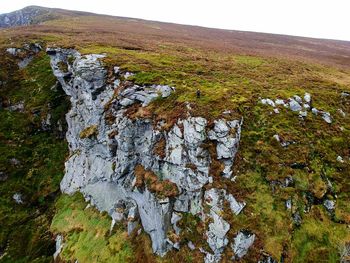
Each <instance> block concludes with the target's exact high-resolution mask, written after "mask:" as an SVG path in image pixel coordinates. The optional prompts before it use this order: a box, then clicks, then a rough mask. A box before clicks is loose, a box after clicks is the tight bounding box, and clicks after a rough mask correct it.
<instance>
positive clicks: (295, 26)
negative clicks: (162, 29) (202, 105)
mask: <svg viewBox="0 0 350 263" xmlns="http://www.w3.org/2000/svg"><path fill="white" fill-rule="evenodd" d="M28 5H40V6H46V7H58V8H64V9H72V10H81V11H90V12H95V13H101V14H110V15H116V16H125V17H135V18H144V19H150V20H157V21H164V22H175V23H181V24H189V25H200V26H206V27H215V28H224V29H236V30H247V31H256V32H267V33H280V34H287V35H298V36H309V37H317V38H332V39H342V40H350V28H349V27H350V0H211V1H208V0H59V1H58V0H6V1H5V0H0V13H7V12H11V11H14V10H17V9H20V8H23V7H25V6H28Z"/></svg>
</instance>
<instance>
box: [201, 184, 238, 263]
mask: <svg viewBox="0 0 350 263" xmlns="http://www.w3.org/2000/svg"><path fill="white" fill-rule="evenodd" d="M204 200H205V202H206V204H207V205H208V206H209V207H210V212H209V214H208V215H207V216H208V217H210V218H211V219H212V222H211V223H210V224H209V229H208V231H207V242H208V244H209V247H210V248H211V250H212V251H213V252H214V254H212V255H211V256H212V257H213V258H214V259H215V260H216V259H218V260H219V259H220V258H221V254H222V252H223V250H224V248H225V247H226V246H227V244H228V243H229V240H228V239H227V237H226V234H227V232H228V231H229V230H230V225H229V223H227V222H226V221H225V220H224V219H223V218H222V217H221V215H222V213H223V205H224V201H225V200H226V201H228V202H229V203H230V208H231V210H232V212H233V213H234V214H235V215H238V214H239V213H240V212H241V211H242V209H243V208H244V206H245V203H239V202H237V200H236V199H235V198H234V197H233V195H232V194H226V190H224V189H216V188H212V189H210V190H207V191H206V192H205V195H204ZM209 254H210V253H207V256H208V255H209ZM209 262H217V261H209Z"/></svg>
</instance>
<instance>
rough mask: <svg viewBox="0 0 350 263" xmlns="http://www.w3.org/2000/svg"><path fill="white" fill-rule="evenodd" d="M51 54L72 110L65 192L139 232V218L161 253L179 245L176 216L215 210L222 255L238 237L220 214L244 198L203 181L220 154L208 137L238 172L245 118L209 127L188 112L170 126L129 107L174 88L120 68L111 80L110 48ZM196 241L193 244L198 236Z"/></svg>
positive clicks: (215, 236) (212, 234) (211, 239)
mask: <svg viewBox="0 0 350 263" xmlns="http://www.w3.org/2000/svg"><path fill="white" fill-rule="evenodd" d="M47 53H48V54H49V55H50V57H51V66H52V69H53V72H54V75H55V76H56V77H57V79H58V80H59V82H60V83H61V85H62V87H63V89H64V91H65V92H66V94H67V95H69V96H70V101H71V104H72V107H71V110H70V111H69V113H68V114H67V115H66V119H67V124H68V131H67V134H66V137H67V141H68V144H69V150H70V157H69V159H68V160H67V162H66V164H65V176H64V178H63V180H62V182H61V190H62V192H64V193H68V194H72V193H74V192H76V191H80V192H81V193H83V194H84V196H85V198H86V199H87V200H89V201H90V202H91V204H93V205H94V206H96V207H97V208H98V209H99V210H100V211H107V212H108V213H109V215H110V216H111V217H112V220H113V222H112V226H113V224H114V223H115V222H117V221H120V220H123V219H128V231H129V232H132V231H133V230H134V229H135V227H136V223H137V220H139V221H140V222H141V224H142V227H143V229H144V230H145V232H147V233H148V234H149V235H150V237H151V240H152V248H153V251H154V252H155V253H157V254H159V255H164V254H165V253H166V252H167V251H168V250H170V249H172V248H173V247H174V248H177V249H178V248H179V244H178V243H176V242H175V243H174V242H172V241H171V240H170V239H169V238H168V236H167V234H168V233H169V232H174V233H175V234H176V235H179V234H180V232H181V229H180V228H179V227H178V226H177V222H178V221H179V220H181V218H182V213H192V214H194V215H198V216H199V217H200V218H203V219H204V218H205V217H206V216H210V217H211V218H212V219H213V222H212V223H211V224H210V225H209V226H208V232H207V235H208V244H209V246H210V248H211V249H212V252H213V254H211V252H210V253H209V252H205V253H208V254H210V255H211V257H212V258H214V261H212V262H217V261H218V260H219V259H220V254H221V253H222V251H223V249H224V248H225V246H227V245H228V243H229V242H230V241H231V242H233V240H228V238H226V233H227V231H228V230H229V228H230V225H229V224H228V223H227V222H226V221H225V220H223V219H222V218H221V216H220V213H219V211H220V210H222V202H223V200H227V201H228V202H229V203H230V207H231V210H232V211H231V212H232V214H233V215H235V214H238V213H240V212H241V211H242V209H243V208H244V206H245V203H242V202H238V201H237V200H236V199H235V198H234V196H233V195H232V194H229V193H226V191H225V190H219V189H214V188H213V189H211V190H207V191H206V192H205V190H204V186H205V185H208V184H210V183H212V182H213V177H212V176H211V174H210V173H209V169H210V165H211V163H212V161H213V160H212V158H213V157H212V156H211V155H210V153H209V150H208V149H207V148H206V147H205V144H206V143H207V142H211V143H213V144H215V145H216V155H217V160H216V161H219V162H222V163H223V166H224V167H225V168H224V170H223V171H222V176H223V177H226V178H231V177H232V170H231V168H232V165H233V161H234V157H235V155H236V153H237V149H238V145H239V140H240V134H241V126H242V120H241V119H240V120H225V119H219V120H216V121H215V122H214V128H213V129H210V128H209V127H208V121H207V120H206V119H205V118H203V117H192V116H190V115H189V116H188V117H187V118H185V119H179V120H177V122H176V123H175V124H174V126H173V127H172V128H171V129H170V130H169V131H166V130H165V129H162V126H163V125H164V123H162V122H158V123H155V120H153V119H151V118H136V119H132V118H131V117H128V114H127V110H128V109H129V108H130V107H139V108H142V107H145V106H147V105H148V104H149V103H151V102H152V101H153V100H155V99H157V98H158V97H159V96H161V97H163V98H166V97H168V96H170V95H171V94H172V93H173V92H174V91H175V89H174V88H173V87H169V86H164V85H163V86H162V85H152V86H139V85H135V84H133V83H131V82H129V81H127V80H126V79H125V77H124V75H125V73H122V72H120V71H119V68H118V67H115V69H114V80H113V81H112V82H107V71H106V69H105V68H104V67H103V66H102V64H101V61H100V59H101V58H103V55H94V54H92V55H85V56H82V55H80V54H79V53H78V52H77V51H75V50H72V49H60V48H48V49H47ZM108 83H112V84H108ZM160 141H164V142H165V143H164V147H163V149H162V151H163V152H164V153H163V154H159V153H156V152H155V148H156V147H157V144H158V143H159V142H160ZM140 167H141V168H140ZM136 170H137V171H138V172H136ZM154 177H155V178H156V179H154ZM142 178H152V180H156V183H157V184H159V185H160V187H159V189H158V188H157V187H149V186H148V185H147V184H142ZM165 183H167V185H168V186H169V185H171V184H172V185H173V186H175V187H176V189H175V191H172V192H171V193H170V192H169V191H168V192H166V191H163V190H164V189H165V188H166V187H163V188H162V187H161V186H162V184H165ZM154 188H157V189H154ZM162 189H163V190H162ZM174 193H175V194H174ZM209 199H211V200H209ZM204 200H205V202H207V203H208V204H210V205H211V211H210V213H209V214H208V215H207V214H205V212H204V211H203V207H202V203H203V202H204ZM129 219H132V220H129ZM191 247H192V248H193V249H194V246H193V244H192V243H191Z"/></svg>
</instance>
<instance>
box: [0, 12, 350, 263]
mask: <svg viewBox="0 0 350 263" xmlns="http://www.w3.org/2000/svg"><path fill="white" fill-rule="evenodd" d="M111 19H112V18H108V19H107V18H105V19H102V18H96V17H86V18H84V19H81V18H80V19H74V21H73V22H72V21H71V20H62V21H58V22H57V21H52V22H48V23H47V25H44V26H40V27H35V28H32V30H31V32H29V31H28V30H26V29H21V30H18V31H16V30H13V31H11V30H7V31H3V34H2V36H3V38H2V39H0V43H2V45H3V46H8V45H9V41H8V38H7V37H9V36H10V37H11V38H12V41H14V40H15V41H17V42H16V43H20V42H21V41H24V39H23V37H24V36H25V35H26V34H27V37H28V38H30V39H33V40H35V39H37V40H38V39H39V40H41V41H45V42H46V43H47V44H48V45H50V44H57V45H63V46H74V47H76V48H77V49H79V50H80V51H81V52H82V53H107V58H106V59H105V64H106V66H107V67H110V66H113V65H120V66H121V68H122V69H123V70H128V71H132V72H135V73H136V75H135V76H134V77H133V80H134V81H135V82H137V83H140V84H151V83H157V84H170V85H174V86H175V87H176V89H177V92H176V93H175V94H174V95H172V97H171V98H169V99H166V100H157V101H156V102H155V103H153V104H152V105H150V106H149V110H150V111H152V112H154V113H155V114H156V117H158V118H163V119H165V120H167V121H168V122H169V125H171V122H172V120H173V119H174V118H177V116H181V113H182V111H183V109H184V102H186V101H187V102H190V103H191V105H192V114H193V115H200V116H206V117H208V118H209V119H216V118H218V117H222V115H221V113H222V112H223V111H224V110H232V111H233V112H234V113H233V114H232V115H233V116H240V115H242V116H243V117H244V127H243V132H242V143H241V146H240V153H239V156H238V157H237V160H236V165H235V175H236V176H237V180H236V183H232V182H230V181H225V180H222V181H221V182H220V185H221V186H223V187H225V188H227V189H229V190H230V191H231V192H232V193H234V194H235V196H237V197H238V198H239V199H242V200H244V201H246V202H247V203H248V205H247V207H246V209H245V211H244V213H242V214H240V215H239V216H237V217H233V216H231V215H229V214H228V213H227V214H226V215H225V217H226V219H227V220H229V221H230V222H232V229H231V230H230V232H229V235H230V236H232V237H233V236H234V234H235V233H236V231H238V230H239V229H242V228H247V229H250V230H252V231H253V232H254V233H256V234H257V241H256V242H255V245H254V247H253V248H252V249H251V251H250V253H251V254H250V256H248V257H247V260H248V262H249V259H248V258H250V259H252V258H254V257H257V256H258V255H259V252H260V249H263V250H264V251H266V252H268V253H270V254H271V255H273V256H274V257H275V258H277V259H279V258H280V257H281V255H282V254H283V255H284V256H285V257H286V261H287V262H318V261H320V260H325V261H327V262H336V261H337V260H338V257H339V255H338V248H339V247H341V245H342V244H343V243H344V242H349V241H350V236H349V230H348V228H347V227H346V225H347V224H349V223H350V205H349V202H348V201H349V193H350V188H349V187H350V178H349V176H350V168H349V161H347V162H346V163H344V164H340V163H339V162H336V158H337V156H338V155H341V156H343V157H344V158H347V159H348V158H349V155H350V152H349V151H350V149H349V146H348V142H349V140H350V118H348V116H347V117H345V118H344V117H342V116H341V115H340V114H338V113H337V109H338V108H341V109H342V110H343V111H344V112H346V113H348V114H350V101H349V99H348V100H346V99H342V98H341V96H340V93H341V92H342V91H344V90H345V91H346V90H347V91H349V90H350V88H349V87H350V78H349V73H350V71H349V67H348V65H345V67H344V63H343V62H342V63H339V64H336V63H335V64H334V61H331V60H329V59H326V58H325V59H324V61H321V62H324V63H325V64H324V63H320V62H318V63H316V62H315V61H316V60H317V59H314V58H310V59H309V57H307V56H306V58H307V59H300V57H296V56H294V55H293V54H292V55H290V53H288V52H286V51H283V50H282V51H283V52H286V53H285V54H284V53H283V52H282V51H281V52H282V56H280V55H278V56H274V54H272V53H268V54H265V53H264V52H260V53H259V52H258V53H257V54H249V52H248V53H247V52H245V51H240V50H236V49H234V48H232V49H229V48H225V49H221V46H220V45H219V44H218V47H220V48H216V47H215V46H212V45H211V44H212V43H210V45H209V44H208V45H207V46H205V45H201V44H198V42H197V41H196V39H190V38H189V39H188V38H180V37H179V36H178V35H176V34H175V33H174V38H173V39H171V38H168V37H164V36H165V35H166V33H164V32H162V31H161V32H160V33H159V32H158V33H154V32H153V31H152V32H149V35H147V33H143V34H146V35H147V38H145V39H142V40H141V39H140V37H139V36H138V34H137V33H138V32H133V30H135V25H134V24H133V23H136V22H129V24H127V23H125V21H122V20H121V21H119V20H111ZM118 21H119V22H118ZM118 23H119V24H118ZM125 24H127V25H125ZM136 24H137V23H136ZM73 25H74V26H73ZM102 25H106V26H105V27H103V28H104V31H102V32H101V31H100V32H98V31H99V30H101V28H102ZM151 25H152V26H155V25H154V24H151ZM118 26H119V27H120V28H121V29H123V30H126V29H127V26H129V28H130V29H131V30H130V31H131V33H129V34H126V35H123V36H122V35H119V34H118V33H117V32H114V27H118ZM138 26H140V27H145V25H143V24H142V25H140V22H138ZM148 26H150V25H149V24H146V27H148ZM162 26H163V25H160V27H162ZM120 28H119V29H120ZM33 29H34V30H33ZM87 29H89V30H87ZM152 30H153V29H152ZM72 31H73V32H75V33H76V34H75V35H72V34H71V32H72ZM91 31H92V32H94V34H92V35H91V34H90V35H89V34H88V33H90V32H91ZM19 33H20V34H19ZM26 40H27V41H28V39H26ZM209 42H210V40H208V42H205V44H207V43H209ZM217 42H220V41H217ZM289 55H290V56H289ZM335 55H336V54H335ZM320 57H321V55H320ZM322 58H323V57H322ZM335 61H338V60H335ZM339 65H341V66H342V67H339ZM24 88H25V87H24ZM197 88H199V89H200V90H201V91H202V94H203V96H202V98H201V99H200V100H198V99H196V97H195V91H196V89H197ZM304 92H309V93H311V95H312V98H313V105H314V106H315V107H317V108H320V109H324V110H327V111H329V112H330V113H331V114H332V116H333V119H334V121H333V123H332V124H331V125H328V124H326V123H325V122H324V121H323V120H322V119H321V118H320V117H315V116H312V115H310V114H309V116H308V117H307V118H306V120H305V121H301V120H299V118H298V116H297V114H293V113H291V112H290V111H287V110H283V109H282V110H281V113H280V114H278V115H276V114H271V111H272V109H271V108H269V107H268V106H264V105H260V104H258V101H259V97H269V98H273V99H275V98H288V97H289V96H292V95H300V96H302V95H303V94H304ZM21 93H22V91H21V90H20V92H18V94H14V95H13V96H20V94H21ZM40 103H42V101H41V102H40ZM40 103H39V104H40ZM41 105H43V104H41ZM16 118H17V117H16ZM24 126H26V125H24ZM21 132H23V129H22V130H19V132H18V133H19V134H20V133H21ZM276 133H278V134H279V135H281V136H283V138H285V139H288V140H294V141H296V142H297V143H296V144H293V145H291V146H289V147H288V148H282V147H281V146H280V145H278V144H277V143H276V142H275V141H274V140H273V138H272V136H273V135H274V134H276ZM7 147H8V146H7ZM6 149H7V148H6ZM293 163H300V164H303V168H302V169H293V168H291V165H292V164H293ZM286 176H292V177H293V179H294V181H295V185H294V186H293V187H287V188H276V189H275V191H274V192H273V191H272V188H271V186H270V184H269V182H271V181H272V180H282V179H284V178H285V177H286ZM324 176H326V177H327V178H329V180H330V181H331V182H332V184H333V186H334V189H335V192H336V194H337V197H338V199H337V209H336V213H335V215H333V216H331V215H329V214H328V213H327V212H326V211H325V209H324V208H323V206H322V205H321V204H317V205H314V206H313V207H312V209H311V211H310V212H309V213H304V208H305V206H306V204H307V198H306V197H307V196H308V195H309V194H310V193H313V194H316V195H317V194H318V193H317V189H319V188H320V187H321V188H322V184H324V182H323V179H322V178H324ZM320 185H321V186H320ZM0 186H1V185H0ZM5 186H6V187H8V186H7V185H5ZM327 195H328V197H329V198H330V199H332V198H333V196H332V195H330V194H329V193H327ZM289 198H291V199H292V200H293V204H295V205H294V206H293V211H299V213H300V214H301V216H302V224H301V226H296V225H294V224H293V222H292V220H291V212H290V211H287V210H286V209H285V206H284V203H285V201H286V200H287V199H289ZM8 199H10V197H8ZM82 208H83V203H82V201H81V199H79V198H78V197H72V198H71V199H70V198H68V197H65V196H63V197H61V199H60V201H59V202H58V203H57V205H56V209H57V214H56V216H55V219H54V221H53V224H52V230H53V231H57V232H63V233H65V235H66V236H67V237H68V240H69V241H68V246H67V247H66V249H65V251H64V253H63V257H65V258H66V259H69V258H70V259H73V258H78V259H80V261H81V260H83V259H85V257H86V255H87V253H93V252H94V249H92V248H91V247H89V246H86V245H84V243H85V242H84V241H85V240H86V238H89V235H94V237H95V239H96V240H95V239H94V238H92V240H93V241H94V242H95V241H96V243H97V244H98V245H99V246H101V248H100V249H101V250H103V251H104V253H103V255H108V257H110V256H116V257H118V256H126V257H128V256H127V255H129V253H130V249H131V250H133V251H134V252H135V254H136V256H135V258H136V259H135V258H134V259H130V260H131V261H133V260H136V261H137V258H143V259H144V260H145V262H147V261H148V262H153V261H154V260H155V258H154V257H153V256H152V255H151V253H150V250H149V240H148V239H147V238H146V237H144V236H141V237H132V243H133V244H137V246H136V245H135V246H129V245H125V244H127V243H124V241H120V240H114V241H113V240H111V239H114V237H113V236H112V237H110V236H109V235H106V233H108V231H109V230H108V228H109V224H108V222H106V220H107V219H106V217H105V216H102V217H101V218H100V222H99V223H96V218H97V217H98V215H97V214H96V213H95V212H92V211H90V210H89V211H88V212H86V213H84V212H82ZM76 217H79V218H82V221H83V222H84V223H82V225H77V224H76V223H74V222H76V221H75V220H76ZM62 222H72V223H71V225H72V226H71V228H69V227H68V228H65V227H64V225H65V224H63V223H62ZM94 222H95V223H94ZM195 222H196V218H191V217H186V219H185V220H184V222H183V225H184V226H185V225H188V226H189V227H188V228H187V229H188V231H185V232H184V233H183V235H184V236H185V237H187V238H191V237H193V236H194V235H196V236H198V235H200V233H202V232H203V229H202V228H201V227H198V226H197V224H196V223H195ZM91 224H93V225H95V226H96V227H94V228H93V230H91V228H90V227H89V226H90V225H91ZM118 231H122V230H120V229H118ZM96 233H102V234H96ZM120 233H121V232H120ZM101 235H103V237H101ZM121 235H124V233H123V234H121ZM135 239H136V240H135ZM73 241H74V242H73ZM194 241H195V242H198V244H200V243H201V242H202V240H194ZM109 242H116V243H115V247H117V248H120V247H124V248H125V251H124V250H123V249H121V250H122V251H120V249H117V250H116V251H114V250H111V248H110V246H109V244H110V243H109ZM74 243H75V245H74ZM144 243H146V244H147V245H148V248H145V249H143V248H141V247H142V245H140V244H144ZM80 244H82V245H80ZM113 244H114V243H113ZM230 253H231V252H230V251H229V249H228V250H227V251H226V252H225V258H228V257H229V255H230ZM179 254H180V255H181V256H179ZM174 255H176V256H174ZM197 257H198V255H197V254H192V255H191V253H190V252H189V251H188V249H187V248H185V246H184V248H183V249H182V250H181V253H177V254H176V253H174V252H172V253H170V255H168V256H167V257H166V258H165V259H164V260H162V261H166V262H176V261H179V262H192V261H193V260H195V259H197ZM158 260H159V259H158ZM193 262H195V261H193Z"/></svg>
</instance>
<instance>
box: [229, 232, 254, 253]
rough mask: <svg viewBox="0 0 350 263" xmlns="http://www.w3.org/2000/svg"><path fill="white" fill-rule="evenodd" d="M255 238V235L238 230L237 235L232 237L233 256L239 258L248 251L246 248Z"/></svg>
mask: <svg viewBox="0 0 350 263" xmlns="http://www.w3.org/2000/svg"><path fill="white" fill-rule="evenodd" d="M254 240H255V235H254V234H251V233H248V232H246V231H240V232H238V234H237V236H236V237H235V238H234V243H233V245H232V250H233V252H234V253H235V258H237V259H240V258H242V257H244V256H245V255H246V254H247V253H248V249H249V247H250V246H251V245H253V243H254Z"/></svg>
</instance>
